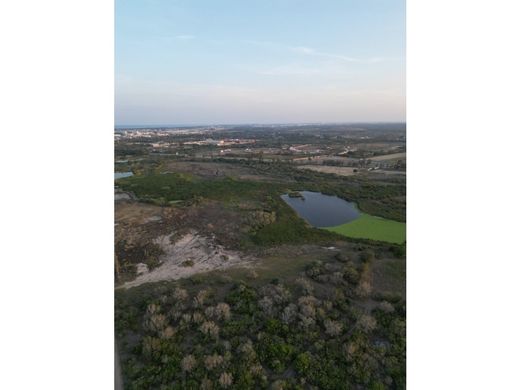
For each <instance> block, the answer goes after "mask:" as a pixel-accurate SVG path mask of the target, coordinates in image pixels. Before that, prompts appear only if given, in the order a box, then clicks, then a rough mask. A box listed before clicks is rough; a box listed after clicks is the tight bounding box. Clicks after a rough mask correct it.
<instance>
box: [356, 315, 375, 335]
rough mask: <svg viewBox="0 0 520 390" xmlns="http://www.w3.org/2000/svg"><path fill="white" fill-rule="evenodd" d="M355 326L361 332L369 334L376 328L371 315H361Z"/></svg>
mask: <svg viewBox="0 0 520 390" xmlns="http://www.w3.org/2000/svg"><path fill="white" fill-rule="evenodd" d="M357 325H358V327H359V328H360V329H361V330H362V331H363V332H366V333H369V332H371V331H373V330H374V329H375V328H376V326H377V321H376V319H375V318H374V317H372V316H371V315H368V314H363V315H362V316H361V317H360V318H359V320H358V323H357Z"/></svg>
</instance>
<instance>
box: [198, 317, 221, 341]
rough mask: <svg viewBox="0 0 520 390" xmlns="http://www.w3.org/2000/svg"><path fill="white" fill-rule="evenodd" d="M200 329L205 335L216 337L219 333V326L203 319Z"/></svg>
mask: <svg viewBox="0 0 520 390" xmlns="http://www.w3.org/2000/svg"><path fill="white" fill-rule="evenodd" d="M199 329H200V331H201V332H202V333H204V334H205V335H206V336H211V337H213V338H217V337H218V334H219V330H220V329H219V327H218V325H217V324H215V323H214V322H213V321H205V322H204V323H203V324H202V325H201V326H200V328H199Z"/></svg>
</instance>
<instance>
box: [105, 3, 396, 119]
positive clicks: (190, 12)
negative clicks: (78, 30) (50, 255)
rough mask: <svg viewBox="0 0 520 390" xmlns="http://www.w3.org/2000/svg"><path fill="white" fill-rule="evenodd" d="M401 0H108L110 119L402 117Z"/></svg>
mask: <svg viewBox="0 0 520 390" xmlns="http://www.w3.org/2000/svg"><path fill="white" fill-rule="evenodd" d="M405 26H406V24H405V1H404V0H320V1H316V0H247V1H246V0H219V1H215V0H116V20H115V123H116V125H165V124H171V125H173V124H178V125H181V124H184V125H188V124H238V123H259V124H261V123H322V122H325V123H337V122H399V121H405V115H406V113H405V49H406V47H405Z"/></svg>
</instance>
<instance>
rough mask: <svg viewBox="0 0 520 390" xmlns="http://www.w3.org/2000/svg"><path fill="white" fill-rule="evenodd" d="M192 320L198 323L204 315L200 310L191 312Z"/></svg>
mask: <svg viewBox="0 0 520 390" xmlns="http://www.w3.org/2000/svg"><path fill="white" fill-rule="evenodd" d="M192 318H193V322H194V323H196V324H200V323H201V322H202V321H204V316H203V315H202V313H200V312H198V311H197V312H195V313H193V316H192Z"/></svg>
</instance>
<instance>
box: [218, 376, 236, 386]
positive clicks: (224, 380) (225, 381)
mask: <svg viewBox="0 0 520 390" xmlns="http://www.w3.org/2000/svg"><path fill="white" fill-rule="evenodd" d="M218 383H220V386H222V387H224V388H226V387H229V386H231V385H232V384H233V375H232V374H230V373H228V372H223V373H222V374H220V377H219V378H218Z"/></svg>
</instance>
